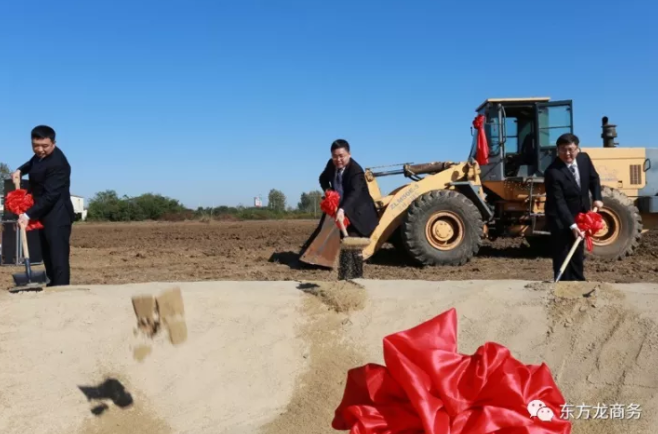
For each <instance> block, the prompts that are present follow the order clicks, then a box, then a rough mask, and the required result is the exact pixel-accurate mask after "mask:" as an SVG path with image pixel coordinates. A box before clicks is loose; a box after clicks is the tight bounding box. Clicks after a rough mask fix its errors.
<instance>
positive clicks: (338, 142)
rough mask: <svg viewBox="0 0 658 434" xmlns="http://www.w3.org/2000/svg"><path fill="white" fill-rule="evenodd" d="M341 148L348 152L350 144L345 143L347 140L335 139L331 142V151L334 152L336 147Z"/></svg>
mask: <svg viewBox="0 0 658 434" xmlns="http://www.w3.org/2000/svg"><path fill="white" fill-rule="evenodd" d="M340 148H343V149H345V150H346V151H347V152H350V144H349V143H347V140H343V139H337V140H334V142H333V143H332V144H331V152H334V151H335V150H336V149H340Z"/></svg>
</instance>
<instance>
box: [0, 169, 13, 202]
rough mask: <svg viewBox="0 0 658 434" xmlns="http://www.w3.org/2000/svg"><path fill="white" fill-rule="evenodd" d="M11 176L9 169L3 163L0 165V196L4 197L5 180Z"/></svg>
mask: <svg viewBox="0 0 658 434" xmlns="http://www.w3.org/2000/svg"><path fill="white" fill-rule="evenodd" d="M10 175H11V169H10V168H9V166H7V165H6V164H5V163H0V196H4V195H5V179H7V178H9V176H10Z"/></svg>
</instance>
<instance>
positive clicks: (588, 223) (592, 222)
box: [576, 211, 604, 252]
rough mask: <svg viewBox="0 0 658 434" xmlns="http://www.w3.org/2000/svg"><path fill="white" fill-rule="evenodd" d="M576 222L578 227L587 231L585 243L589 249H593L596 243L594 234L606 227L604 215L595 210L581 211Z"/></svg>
mask: <svg viewBox="0 0 658 434" xmlns="http://www.w3.org/2000/svg"><path fill="white" fill-rule="evenodd" d="M576 224H577V225H578V229H580V230H581V231H583V232H585V245H586V246H587V250H588V251H590V252H591V251H592V249H593V248H594V243H593V242H592V236H593V235H594V234H595V233H597V232H598V231H600V230H601V229H603V228H604V224H603V217H601V214H599V213H597V212H594V211H587V213H582V212H581V213H580V214H578V215H577V216H576Z"/></svg>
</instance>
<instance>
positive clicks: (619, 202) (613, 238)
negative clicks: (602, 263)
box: [591, 187, 642, 261]
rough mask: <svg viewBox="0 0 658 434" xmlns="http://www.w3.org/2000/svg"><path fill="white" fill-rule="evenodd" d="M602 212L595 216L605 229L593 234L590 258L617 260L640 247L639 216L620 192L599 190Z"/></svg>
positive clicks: (640, 222)
mask: <svg viewBox="0 0 658 434" xmlns="http://www.w3.org/2000/svg"><path fill="white" fill-rule="evenodd" d="M601 196H602V199H603V209H601V210H599V214H601V216H602V217H603V221H604V222H605V224H606V227H605V229H603V230H602V231H600V232H598V233H597V234H594V236H593V237H592V242H593V245H594V248H593V249H592V253H591V255H592V256H593V257H595V258H599V259H603V260H610V261H615V260H621V259H623V258H625V257H627V256H631V255H632V254H633V253H635V251H636V250H637V248H638V246H639V245H640V238H641V236H642V217H641V216H640V212H639V211H638V209H637V207H636V206H635V205H634V204H633V202H632V201H631V200H630V199H629V197H628V196H626V195H625V194H624V193H622V192H620V191H619V190H615V189H612V188H610V187H603V189H602V191H601Z"/></svg>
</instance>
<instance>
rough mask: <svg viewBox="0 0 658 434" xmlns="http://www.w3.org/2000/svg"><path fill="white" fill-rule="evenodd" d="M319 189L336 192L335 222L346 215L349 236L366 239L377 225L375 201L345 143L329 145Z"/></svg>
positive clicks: (348, 145)
mask: <svg viewBox="0 0 658 434" xmlns="http://www.w3.org/2000/svg"><path fill="white" fill-rule="evenodd" d="M320 187H322V190H323V191H324V192H325V193H326V192H327V190H330V189H331V190H334V191H336V192H337V193H338V194H339V195H340V197H341V200H340V204H339V209H338V212H337V213H336V221H341V220H343V219H344V218H345V216H347V218H348V220H349V221H350V225H349V226H348V227H347V228H346V230H347V233H348V235H350V236H355V237H365V238H368V237H370V235H371V234H372V233H373V232H374V230H375V228H376V227H377V225H378V224H379V216H378V215H377V208H376V207H375V202H374V200H373V199H372V196H370V192H369V191H368V185H367V184H366V180H365V172H364V171H363V168H362V167H361V166H360V165H359V163H357V162H356V161H355V160H354V159H353V158H352V156H351V154H350V144H349V143H348V142H347V140H343V139H338V140H335V141H334V142H333V143H332V144H331V159H330V160H329V161H328V162H327V165H326V167H325V168H324V170H323V171H322V174H321V175H320Z"/></svg>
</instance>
